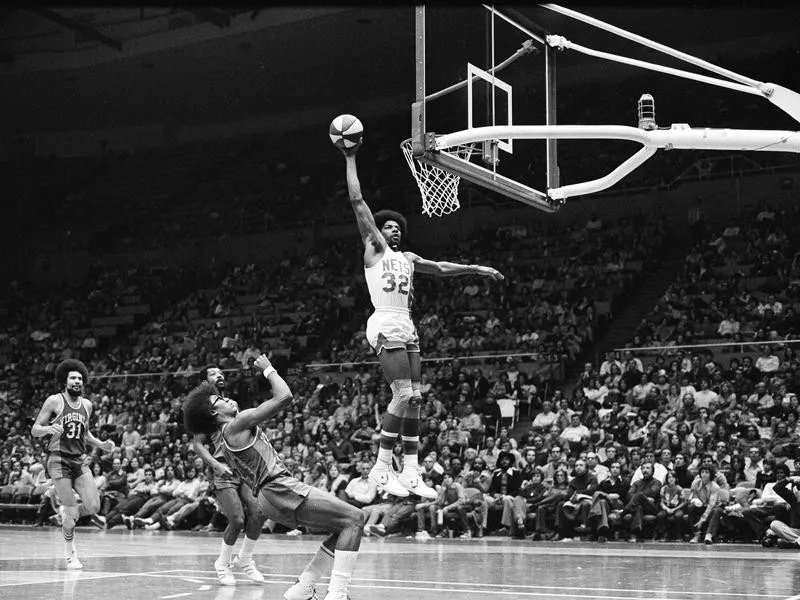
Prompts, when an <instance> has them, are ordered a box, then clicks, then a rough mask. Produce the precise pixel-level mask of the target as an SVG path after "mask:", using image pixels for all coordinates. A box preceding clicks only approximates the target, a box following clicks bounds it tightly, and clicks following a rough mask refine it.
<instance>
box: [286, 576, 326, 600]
mask: <svg viewBox="0 0 800 600" xmlns="http://www.w3.org/2000/svg"><path fill="white" fill-rule="evenodd" d="M283 600H319V596H317V589H316V588H315V587H314V586H313V585H304V584H302V583H300V580H299V579H298V580H297V581H295V582H294V585H293V586H292V587H290V588H289V589H288V590H286V591H285V592H284V593H283Z"/></svg>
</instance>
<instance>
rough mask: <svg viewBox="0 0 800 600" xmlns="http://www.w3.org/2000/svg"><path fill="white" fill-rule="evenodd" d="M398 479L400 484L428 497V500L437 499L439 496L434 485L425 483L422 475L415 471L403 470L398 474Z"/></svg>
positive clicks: (413, 492) (411, 491)
mask: <svg viewBox="0 0 800 600" xmlns="http://www.w3.org/2000/svg"><path fill="white" fill-rule="evenodd" d="M397 480H398V482H399V483H400V485H402V486H403V487H404V488H405V489H406V490H408V492H410V493H412V494H416V495H417V496H420V497H422V498H427V499H428V500H436V498H438V497H439V493H438V492H437V491H436V490H435V489H433V488H432V487H430V486H427V485H425V482H424V481H422V479H421V478H420V476H419V475H418V474H417V473H414V472H413V471H412V472H407V471H403V472H402V473H400V475H398V476H397Z"/></svg>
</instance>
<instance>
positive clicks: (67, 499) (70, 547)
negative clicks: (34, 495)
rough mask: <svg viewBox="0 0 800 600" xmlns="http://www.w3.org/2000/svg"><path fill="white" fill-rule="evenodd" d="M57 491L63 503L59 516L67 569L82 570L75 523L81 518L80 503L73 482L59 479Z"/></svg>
mask: <svg viewBox="0 0 800 600" xmlns="http://www.w3.org/2000/svg"><path fill="white" fill-rule="evenodd" d="M53 484H54V486H55V489H56V497H57V498H58V501H59V502H60V503H61V506H59V507H58V514H59V515H61V533H62V535H63V536H64V543H65V548H64V560H65V561H66V563H67V569H82V568H83V565H82V564H81V561H80V560H78V553H77V551H76V550H75V541H74V538H75V523H77V521H78V519H79V518H80V513H79V512H78V501H77V500H76V499H75V492H74V491H73V489H72V480H71V479H70V478H69V477H59V478H58V479H56V480H54V482H53Z"/></svg>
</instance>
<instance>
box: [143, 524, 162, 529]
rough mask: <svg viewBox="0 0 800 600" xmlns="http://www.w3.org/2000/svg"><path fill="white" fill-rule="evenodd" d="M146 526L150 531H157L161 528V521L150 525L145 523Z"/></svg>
mask: <svg viewBox="0 0 800 600" xmlns="http://www.w3.org/2000/svg"><path fill="white" fill-rule="evenodd" d="M144 528H145V529H147V530H148V531H155V530H157V529H161V522H157V523H150V524H149V525H145V526H144Z"/></svg>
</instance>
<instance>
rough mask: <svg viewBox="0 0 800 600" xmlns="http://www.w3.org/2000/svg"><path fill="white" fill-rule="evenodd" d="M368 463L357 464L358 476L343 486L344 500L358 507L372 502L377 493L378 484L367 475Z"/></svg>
mask: <svg viewBox="0 0 800 600" xmlns="http://www.w3.org/2000/svg"><path fill="white" fill-rule="evenodd" d="M370 468H371V467H370V465H369V463H366V462H362V463H360V464H359V465H358V469H359V472H360V476H359V477H356V478H355V479H352V480H351V481H350V483H348V484H347V486H346V487H345V490H344V493H345V496H346V497H347V498H346V501H347V502H348V503H349V504H352V505H353V506H355V507H358V508H364V507H365V506H367V505H369V504H372V502H373V501H374V500H375V497H376V496H377V495H378V486H377V485H375V483H373V482H372V481H370V480H369V478H368V477H367V476H368V475H369V470H370Z"/></svg>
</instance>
